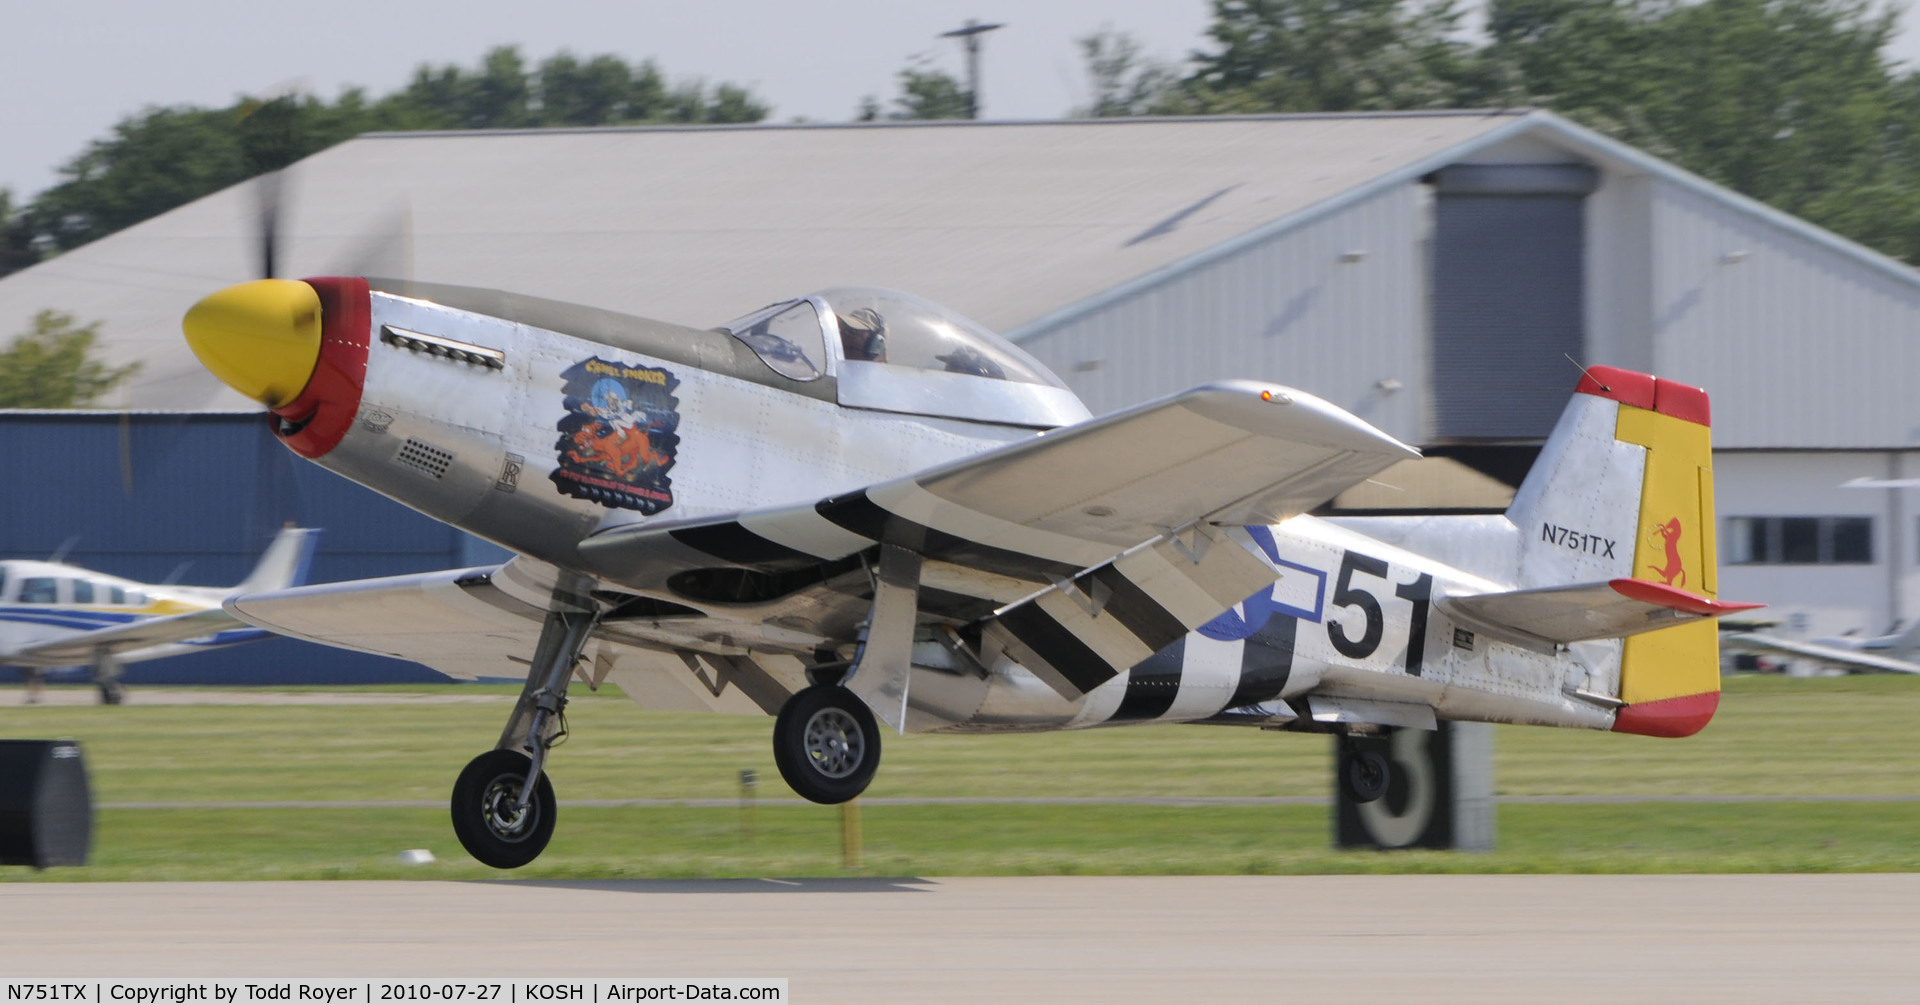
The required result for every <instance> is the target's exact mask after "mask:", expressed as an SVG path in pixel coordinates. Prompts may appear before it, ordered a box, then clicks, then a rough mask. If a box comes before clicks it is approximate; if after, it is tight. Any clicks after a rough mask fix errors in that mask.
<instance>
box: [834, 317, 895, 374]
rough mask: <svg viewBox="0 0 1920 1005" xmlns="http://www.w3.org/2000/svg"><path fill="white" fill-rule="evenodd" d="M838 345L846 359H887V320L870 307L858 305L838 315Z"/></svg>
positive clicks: (875, 360) (881, 360) (883, 361)
mask: <svg viewBox="0 0 1920 1005" xmlns="http://www.w3.org/2000/svg"><path fill="white" fill-rule="evenodd" d="M839 319H840V346H841V348H842V349H844V350H845V351H846V355H847V358H848V359H851V360H867V361H869V362H873V363H885V362H886V361H887V322H886V321H885V320H883V319H882V318H881V317H880V312H879V311H876V310H874V309H873V308H871V307H859V308H855V309H854V310H851V311H848V312H847V313H845V314H841V315H839Z"/></svg>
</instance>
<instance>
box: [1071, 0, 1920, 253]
mask: <svg viewBox="0 0 1920 1005" xmlns="http://www.w3.org/2000/svg"><path fill="white" fill-rule="evenodd" d="M1464 16H1465V11H1464V8H1463V7H1462V6H1461V5H1460V4H1459V3H1456V2H1454V0H1432V2H1424V0H1213V22H1212V25H1211V26H1210V28H1209V30H1208V37H1209V38H1210V40H1211V42H1212V45H1211V46H1210V47H1208V48H1207V49H1205V50H1203V51H1201V52H1197V53H1194V54H1193V55H1192V56H1191V57H1190V58H1189V59H1188V60H1187V62H1186V63H1184V64H1177V65H1176V64H1168V63H1164V62H1156V61H1153V60H1150V59H1146V58H1143V57H1142V56H1141V54H1140V49H1139V46H1138V44H1137V43H1135V42H1134V41H1133V40H1131V39H1129V38H1127V37H1126V36H1124V35H1118V34H1116V33H1113V32H1103V33H1099V34H1096V35H1094V36H1091V37H1089V38H1087V39H1083V40H1082V42H1081V47H1082V54H1083V56H1084V57H1085V59H1086V62H1087V67H1088V71H1089V79H1090V81H1091V84H1092V95H1091V97H1092V100H1091V102H1090V104H1089V106H1088V107H1087V108H1086V109H1084V110H1083V112H1084V114H1089V115H1210V114H1223V113H1250V112H1344V111H1373V110H1392V109H1442V108H1516V107H1536V108H1547V109H1551V110H1553V111H1554V112H1556V113H1558V114H1560V115H1563V116H1566V117H1567V118H1569V119H1571V120H1573V121H1575V122H1578V123H1580V124H1582V125H1585V126H1587V127H1589V128H1591V129H1594V130H1596V131H1598V132H1601V133H1604V134H1606V135H1608V136H1611V137H1614V138H1615V139H1619V140H1621V141H1623V142H1625V143H1628V144H1630V145H1632V146H1635V147H1638V148H1639V149H1641V150H1644V151H1646V152H1648V153H1650V154H1653V155H1654V156H1656V157H1660V158H1662V159H1665V160H1667V161H1670V162H1672V163H1675V164H1678V165H1679V166H1681V167H1683V168H1686V169H1687V170H1689V171H1692V172H1694V173H1695V174H1698V175H1701V176H1702V177H1705V178H1707V179H1710V180H1712V181H1714V182H1718V183H1719V184H1722V185H1725V186H1727V187H1728V188H1731V189H1733V190H1735V191H1738V192H1741V193H1743V194H1745V195H1748V196H1750V197H1752V198H1755V199H1758V200H1760V201H1762V202H1765V203H1768V204H1770V205H1772V206H1774V207H1776V208H1778V209H1781V210H1784V211H1786V212H1788V213H1791V214H1793V215H1795V216H1798V217H1801V218H1802V219H1805V220H1808V221H1811V222H1812V223H1815V224H1818V225H1820V226H1822V227H1825V228H1827V229H1828V230H1831V231H1834V232H1835V233H1838V234H1841V235H1844V236H1846V237H1849V238H1852V239H1854V240H1856V241H1859V242H1861V243H1863V244H1866V245H1868V246H1869V247H1873V248H1876V249H1878V250H1879V251H1881V252H1883V253H1885V254H1887V255H1890V256H1893V257H1895V258H1899V259H1902V260H1904V261H1906V262H1908V263H1912V264H1920V72H1916V71H1914V70H1911V69H1907V68H1904V67H1901V66H1898V65H1896V64H1895V63H1893V62H1892V61H1891V60H1890V58H1889V57H1888V55H1887V51H1886V50H1887V43H1888V42H1889V41H1891V39H1892V38H1893V36H1894V34H1895V32H1896V30H1897V28H1898V14H1897V11H1896V10H1895V8H1893V7H1890V6H1882V5H1881V4H1879V3H1876V2H1873V0H1491V2H1489V3H1488V4H1487V6H1486V8H1485V23H1484V26H1483V28H1482V30H1481V31H1480V32H1479V34H1478V35H1474V34H1471V33H1468V32H1466V31H1465V30H1464V25H1463V20H1464Z"/></svg>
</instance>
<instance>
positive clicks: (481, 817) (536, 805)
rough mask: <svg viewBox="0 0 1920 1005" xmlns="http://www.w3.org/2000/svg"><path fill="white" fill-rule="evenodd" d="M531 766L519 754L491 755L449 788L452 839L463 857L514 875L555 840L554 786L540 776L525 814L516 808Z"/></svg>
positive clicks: (473, 763) (471, 763)
mask: <svg viewBox="0 0 1920 1005" xmlns="http://www.w3.org/2000/svg"><path fill="white" fill-rule="evenodd" d="M532 766H533V762H532V761H531V760H529V759H528V757H527V755H525V754H523V753H521V752H519V751H517V750H489V751H487V752H486V753H484V754H481V755H480V756H479V757H476V758H474V759H473V760H471V761H469V762H467V766H466V768H465V769H464V770H462V771H461V772H460V778H459V780H457V781H455V782H454V783H453V833H454V834H455V835H456V836H457V837H459V838H460V844H461V845H462V846H463V847H465V848H466V849H467V853H468V854H470V855H472V856H473V857H474V858H476V859H478V860H480V861H481V862H482V863H484V864H486V865H490V866H493V867H494V868H495V869H518V868H519V867H521V866H523V865H526V864H527V863H528V862H531V861H533V860H534V859H536V858H539V857H540V853H541V852H543V851H545V850H546V848H547V842H548V841H549V840H551V839H552V838H553V824H554V810H555V804H554V799H553V783H552V782H549V781H548V780H547V776H546V773H545V772H541V774H540V781H539V782H538V783H537V784H536V785H534V787H533V799H532V800H530V801H528V803H527V808H526V810H525V811H524V812H516V811H515V809H514V806H515V804H516V803H517V802H519V800H520V790H521V789H522V788H524V787H525V786H526V784H527V770H528V769H529V768H531V767H532Z"/></svg>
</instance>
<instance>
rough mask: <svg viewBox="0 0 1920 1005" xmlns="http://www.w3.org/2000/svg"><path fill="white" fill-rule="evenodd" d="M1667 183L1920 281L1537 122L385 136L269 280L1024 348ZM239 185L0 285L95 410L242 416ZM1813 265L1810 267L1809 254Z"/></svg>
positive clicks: (1361, 120)
mask: <svg viewBox="0 0 1920 1005" xmlns="http://www.w3.org/2000/svg"><path fill="white" fill-rule="evenodd" d="M1534 140H1538V141H1542V142H1543V145H1544V147H1550V148H1554V149H1557V150H1559V151H1561V152H1564V153H1569V154H1572V155H1574V156H1578V157H1582V158H1585V159H1588V160H1591V161H1593V162H1595V163H1597V164H1600V165H1603V166H1606V167H1609V168H1610V169H1612V170H1615V171H1619V172H1624V173H1627V174H1638V175H1647V176H1653V177H1657V178H1661V179H1663V180H1665V181H1667V182H1671V183H1672V184H1674V185H1676V186H1678V187H1679V188H1681V189H1684V190H1686V191H1689V192H1692V193H1694V194H1695V195H1696V196H1698V197H1700V198H1703V199H1706V200H1708V201H1710V202H1711V203H1713V204H1716V205H1719V206H1721V207H1724V208H1725V209H1727V210H1728V211H1730V212H1732V213H1733V214H1735V215H1737V216H1739V217H1741V218H1742V219H1745V220H1748V221H1751V222H1753V223H1755V224H1758V225H1761V226H1763V227H1765V228H1768V229H1770V230H1771V231H1772V232H1773V233H1775V234H1778V235H1781V236H1784V237H1787V238H1789V239H1790V240H1792V241H1799V242H1806V244H1811V245H1814V246H1818V247H1821V248H1823V249H1825V250H1826V251H1827V252H1831V253H1833V254H1835V255H1838V256H1840V258H1842V259H1843V260H1846V261H1848V262H1850V263H1851V265H1852V266H1854V267H1858V268H1860V269H1862V270H1864V274H1868V275H1872V276H1875V277H1878V279H1879V281H1882V282H1891V283H1893V284H1894V285H1895V286H1896V287H1898V288H1900V289H1914V288H1920V272H1916V271H1915V270H1913V269H1911V268H1909V267H1907V266H1905V265H1903V264H1901V263H1899V262H1895V261H1893V260H1891V259H1888V258H1886V257H1885V256H1882V255H1879V254H1878V253H1876V252H1873V251H1871V250H1869V249H1866V248H1864V247H1861V246H1860V245H1857V244H1853V243H1852V242H1849V241H1846V240H1844V239H1842V238H1840V237H1837V236H1835V235H1833V234H1831V233H1828V232H1826V231H1823V230H1820V229H1819V228H1817V227H1814V226H1812V225H1810V224H1807V223H1805V222H1804V221H1800V220H1798V219H1795V218H1793V217H1791V216H1789V215H1787V214H1784V213H1781V212H1779V211H1777V210H1774V209H1771V208H1769V207H1767V206H1764V205H1762V204H1760V203H1758V202H1755V201H1753V200H1751V199H1747V198H1745V197H1743V196H1740V195H1738V194H1736V193H1733V192H1730V191H1728V190H1726V189H1724V188H1721V187H1719V186H1717V185H1714V184H1712V183H1710V182H1707V181H1705V180H1704V179H1701V178H1699V177H1697V176H1694V175H1691V174H1688V173H1687V172H1685V171H1683V170H1681V169H1679V168H1677V167H1675V166H1673V165H1671V164H1667V163H1666V162H1664V161H1661V160H1659V159H1657V158H1654V157H1651V156H1649V155H1647V154H1644V153H1641V152H1640V151H1637V150H1635V149H1633V148H1631V147H1628V146H1626V145H1624V144H1621V143H1618V142H1615V141H1613V140H1609V139H1607V138H1605V137H1603V136H1600V135H1599V134H1596V133H1593V132H1591V131H1589V130H1586V129H1583V128H1581V127H1579V126H1576V125H1574V124H1572V123H1570V122H1567V121H1566V120H1564V119H1561V118H1558V117H1557V116H1554V115H1553V114H1551V113H1548V112H1542V111H1491V112H1489V111H1463V112H1409V113H1370V114H1342V115H1285V116H1250V117H1210V118H1198V119H1090V120H1072V121H1062V122H1022V123H994V122H982V123H974V122H940V123H871V124H841V125H785V126H778V125H776V126H765V125H759V126H706V127H649V128H612V129H561V130H525V131H489V132H433V133H379V134H369V135H367V136H362V137H360V138H358V139H354V140H351V141H348V142H346V143H343V144H340V145H338V146H335V147H332V148H330V149H328V150H325V151H322V152H321V153H319V154H315V155H314V156H312V157H310V158H308V159H306V160H304V161H302V162H300V163H299V164H297V165H295V166H294V167H292V168H290V169H289V170H288V172H286V175H287V181H286V192H285V201H286V209H285V211H284V213H283V216H282V221H281V231H282V247H281V249H280V260H281V261H282V262H283V263H284V265H283V267H282V269H281V271H282V272H283V274H286V275H294V276H300V275H324V274H338V273H354V274H364V275H382V276H401V277H413V278H418V279H421V280H430V281H435V282H443V283H452V284H458V285H467V286H481V287H492V288H497V289H504V290H511V291H514V292H520V293H527V294H532V295H535V296H542V297H548V298H552V299H557V300H564V301H571V302H577V303H582V304H588V305H592V306H596V307H603V308H608V309H612V310H616V311H624V312H628V313H633V314H640V315H643V316H648V317H655V318H660V319H663V320H667V321H674V322H679V323H683V324H691V325H696V326H706V325H712V324H717V323H719V322H720V321H722V320H724V319H727V318H730V317H734V316H737V315H739V314H741V313H744V312H746V311H748V310H751V309H753V308H755V307H758V306H760V305H762V304H765V303H769V302H771V301H774V300H777V299H781V298H784V297H787V296H793V295H798V294H801V293H804V292H807V291H810V290H814V289H819V288H822V287H828V286H839V285H848V284H860V285H874V286H887V287H893V288H897V289H902V290H907V291H910V292H913V293H916V294H919V295H921V296H924V297H927V298H929V299H932V300H934V301H936V302H939V303H943V304H946V305H948V306H951V307H953V308H954V309H956V310H958V311H960V312H961V313H963V314H966V315H968V316H970V317H973V318H974V319H976V320H978V321H981V322H983V323H984V324H986V325H987V326H988V327H990V328H993V329H995V330H997V331H1001V332H1004V333H1007V334H1008V335H1009V336H1010V337H1012V338H1014V339H1016V340H1020V339H1023V338H1025V337H1028V336H1032V335H1036V334H1039V333H1041V332H1043V331H1046V330H1048V329H1049V328H1052V327H1055V326H1057V325H1060V324H1064V323H1066V322H1068V321H1071V320H1072V319H1074V318H1075V317H1077V316H1080V315H1082V314H1084V313H1086V312H1088V311H1092V310H1096V309H1098V308H1099V307H1100V306H1102V305H1104V304H1107V303H1111V302H1113V301H1114V300H1117V299H1119V298H1122V297H1126V296H1129V295H1131V294H1132V293H1135V292H1138V291H1139V290H1141V289H1144V288H1147V287H1150V286H1152V285H1153V284H1155V283H1158V282H1161V281H1163V280H1165V279H1168V278H1170V277H1172V276H1176V275H1180V274H1184V273H1187V272H1190V271H1191V270H1194V269H1197V268H1201V267H1203V266H1205V265H1206V264H1208V263H1209V262H1212V261H1215V260H1217V259H1219V258H1222V257H1224V256H1227V255H1231V254H1234V253H1236V252H1238V251H1239V250H1241V249H1243V248H1246V247H1248V246H1251V245H1253V244H1256V243H1258V242H1261V241H1265V240H1268V239H1271V238H1272V237H1273V236H1274V235H1276V234H1278V233H1280V232H1283V231H1286V230H1288V229H1289V228H1292V227H1296V226H1300V225H1302V224H1304V223H1306V222H1308V221H1310V220H1313V219H1316V218H1318V217H1320V216H1322V215H1324V214H1327V213H1331V212H1335V211H1338V210H1339V209H1340V208H1342V207H1344V206H1348V205H1352V204H1354V203H1356V202H1358V201H1360V200H1363V199H1366V198H1370V197H1372V196H1373V195H1375V194H1377V193H1379V192H1381V191H1383V190H1385V189H1387V188H1390V187H1391V186H1395V185H1402V184H1406V183H1408V182H1410V181H1413V180H1415V179H1418V178H1419V177H1421V176H1422V175H1424V174H1426V173H1427V172H1430V171H1433V170H1435V169H1437V168H1439V167H1442V166H1445V165H1447V164H1449V163H1453V162H1455V161H1458V160H1462V159H1467V158H1471V157H1473V156H1475V155H1476V154H1481V155H1485V152H1487V151H1498V150H1504V149H1507V147H1503V146H1502V145H1503V144H1509V143H1510V142H1513V141H1534ZM258 206H259V193H258V189H257V185H256V184H255V183H247V184H243V185H239V186H235V187H233V188H230V189H227V190H224V191H221V192H217V193H214V194H213V195H210V196H207V197H206V198H203V199H200V200H198V201H196V202H194V203H191V204H189V205H186V206H183V207H180V208H178V209H176V210H173V211H172V212H169V213H166V214H163V215H161V216H159V217H156V218H154V219H152V220H148V221H146V222H144V223H141V224H139V225H137V226H134V227H131V228H128V229H127V230H124V231H121V232H120V233H117V234H114V235H111V236H109V237H107V238H105V239H102V240H100V241H96V242H94V243H92V244H89V245H87V246H85V247H82V248H78V249H75V250H74V251H70V252H67V253H66V254H64V255H61V256H60V257H58V258H55V259H52V260H50V261H47V262H43V263H41V264H39V265H36V266H34V267H33V268H31V269H27V270H25V271H22V272H19V273H16V274H14V275H12V276H8V277H6V278H5V279H0V338H4V337H6V336H8V335H10V334H12V333H14V332H19V331H22V330H24V329H25V328H26V327H27V324H28V319H29V318H31V316H32V315H33V313H34V312H35V311H38V310H41V309H46V308H52V309H56V310H62V311H67V312H70V313H73V314H75V315H77V316H78V317H79V318H80V319H81V320H82V321H92V320H101V321H103V322H104V324H103V329H102V338H101V342H102V347H103V355H105V356H107V357H108V358H109V359H110V360H111V361H112V362H115V363H120V362H124V361H128V360H137V361H139V362H141V364H142V370H141V372H140V373H139V374H138V375H137V376H136V377H135V379H134V380H133V381H132V382H130V384H129V385H128V386H127V387H126V388H124V389H122V390H121V391H120V392H118V393H117V394H116V396H115V397H114V398H112V399H110V400H108V401H106V402H104V404H107V405H110V406H115V407H130V408H136V409H175V410H244V411H255V410H257V408H258V406H256V405H254V404H253V403H252V402H249V401H247V400H245V399H243V398H241V397H240V396H238V395H237V394H235V393H234V392H232V391H230V390H228V389H226V388H225V387H223V386H221V385H219V384H218V383H217V382H216V381H215V380H214V378H213V377H212V376H211V375H210V374H208V373H207V372H206V371H205V370H203V369H202V368H201V367H200V366H199V364H198V363H197V362H196V361H195V360H194V359H193V357H192V356H191V354H190V353H188V352H187V351H186V348H185V345H184V342H183V340H182V339H181V338H180V337H179V318H180V316H181V315H182V314H183V313H185V311H186V308H187V307H188V306H189V305H190V304H192V303H193V301H195V300H196V299H198V298H199V297H200V296H203V295H204V294H205V293H207V292H209V291H211V290H213V289H216V288H218V287H220V286H222V285H226V284H228V283H233V282H238V281H241V280H245V279H249V278H253V277H254V271H253V270H254V269H255V268H256V264H255V259H256V257H257V254H258V253H257V251H256V248H255V244H256V241H255V238H254V237H253V236H252V231H253V229H254V220H255V218H256V216H257V213H258ZM1802 246H1804V245H1802Z"/></svg>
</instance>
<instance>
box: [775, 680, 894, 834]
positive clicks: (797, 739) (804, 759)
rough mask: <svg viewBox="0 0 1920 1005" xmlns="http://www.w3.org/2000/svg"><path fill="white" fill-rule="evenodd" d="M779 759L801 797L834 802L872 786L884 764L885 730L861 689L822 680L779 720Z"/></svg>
mask: <svg viewBox="0 0 1920 1005" xmlns="http://www.w3.org/2000/svg"><path fill="white" fill-rule="evenodd" d="M773 763H774V764H776V765H778V766H779V768H780V777H781V778H784V779H786V780H787V784H788V785H789V786H791V787H792V788H793V791H794V792H796V793H798V794H799V795H800V797H801V798H803V799H808V800H811V801H813V802H816V803H824V804H826V805H828V806H832V805H834V804H836V803H844V802H846V801H847V800H849V799H852V798H853V797H855V796H857V795H859V794H860V793H862V792H865V791H867V783H869V782H871V781H873V773H874V771H875V769H877V768H879V767H880V730H879V728H878V727H877V726H876V725H875V724H874V720H873V713H872V712H871V711H869V710H868V709H867V703H866V702H864V701H861V700H860V698H859V696H858V695H855V694H854V693H853V692H852V691H849V690H847V689H846V688H843V687H840V686H838V685H816V686H814V687H810V688H806V689H804V690H802V691H800V692H799V693H798V694H795V695H794V696H793V697H791V698H788V699H787V703H786V704H785V705H782V706H781V707H780V715H779V717H778V718H776V719H774V720H773Z"/></svg>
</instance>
